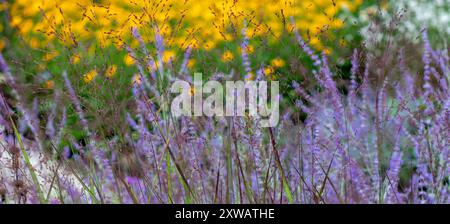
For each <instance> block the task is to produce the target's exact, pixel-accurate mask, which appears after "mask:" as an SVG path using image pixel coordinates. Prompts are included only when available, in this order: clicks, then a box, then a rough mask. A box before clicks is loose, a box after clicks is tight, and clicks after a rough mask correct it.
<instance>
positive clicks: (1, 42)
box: [0, 39, 5, 51]
mask: <svg viewBox="0 0 450 224" xmlns="http://www.w3.org/2000/svg"><path fill="white" fill-rule="evenodd" d="M3 48H5V40H3V39H0V51H1V50H3Z"/></svg>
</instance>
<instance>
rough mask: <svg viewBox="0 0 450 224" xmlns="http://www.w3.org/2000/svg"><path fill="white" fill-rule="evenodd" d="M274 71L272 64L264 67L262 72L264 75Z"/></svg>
mask: <svg viewBox="0 0 450 224" xmlns="http://www.w3.org/2000/svg"><path fill="white" fill-rule="evenodd" d="M274 71H275V69H274V68H273V67H272V66H267V67H266V68H264V74H265V75H266V76H269V75H271V74H272V73H273V72H274Z"/></svg>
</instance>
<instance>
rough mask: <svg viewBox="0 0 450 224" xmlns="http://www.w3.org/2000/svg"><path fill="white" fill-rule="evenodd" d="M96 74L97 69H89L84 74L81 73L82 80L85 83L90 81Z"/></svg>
mask: <svg viewBox="0 0 450 224" xmlns="http://www.w3.org/2000/svg"><path fill="white" fill-rule="evenodd" d="M96 76H97V71H96V70H95V69H93V70H91V71H89V72H88V73H86V74H85V75H83V81H84V82H85V83H90V82H92V80H94V78H95V77H96Z"/></svg>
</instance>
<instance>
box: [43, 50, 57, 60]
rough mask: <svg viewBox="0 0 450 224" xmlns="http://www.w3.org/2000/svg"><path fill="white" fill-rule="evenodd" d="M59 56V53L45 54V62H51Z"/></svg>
mask: <svg viewBox="0 0 450 224" xmlns="http://www.w3.org/2000/svg"><path fill="white" fill-rule="evenodd" d="M57 56H58V52H57V51H51V52H48V53H46V54H45V56H44V61H47V62H48V61H51V60H52V59H54V58H55V57H57Z"/></svg>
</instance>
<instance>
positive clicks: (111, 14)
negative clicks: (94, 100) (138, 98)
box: [6, 0, 362, 60]
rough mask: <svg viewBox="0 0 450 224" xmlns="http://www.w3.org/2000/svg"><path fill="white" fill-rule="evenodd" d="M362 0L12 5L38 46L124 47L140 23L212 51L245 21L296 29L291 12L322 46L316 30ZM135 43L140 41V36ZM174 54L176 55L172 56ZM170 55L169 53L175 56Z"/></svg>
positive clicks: (15, 21)
mask: <svg viewBox="0 0 450 224" xmlns="http://www.w3.org/2000/svg"><path fill="white" fill-rule="evenodd" d="M361 3H362V0H258V1H251V0H250V1H243V0H201V1H194V0H96V1H92V0H76V1H67V0H52V1H48V0H15V1H13V3H11V5H9V6H7V7H6V8H8V9H9V11H10V13H9V14H10V15H11V22H10V23H11V25H12V26H14V27H16V28H17V29H18V30H19V32H20V34H21V35H22V36H23V37H24V38H25V39H26V40H27V41H28V43H29V44H30V45H31V46H32V47H36V48H37V47H43V46H46V45H47V44H48V43H49V42H51V41H54V40H55V39H57V40H59V41H61V42H62V43H64V44H67V45H76V44H77V43H78V42H79V41H84V40H95V43H98V44H99V45H100V46H108V45H111V44H114V45H116V46H121V44H122V43H123V42H124V41H127V40H128V41H130V40H131V35H130V33H131V32H130V30H131V28H132V27H138V29H139V31H140V32H141V34H142V36H143V38H144V41H151V40H152V39H153V37H154V30H155V26H156V27H158V29H159V31H160V33H161V35H162V36H163V37H164V39H165V42H166V44H167V45H168V46H169V47H173V48H175V49H182V48H185V47H187V46H189V45H190V46H191V47H193V48H201V49H205V50H209V49H212V48H214V47H215V46H216V45H217V43H219V42H221V41H230V40H233V39H235V38H237V37H238V36H239V35H240V28H242V27H243V24H244V20H245V21H246V23H247V25H248V32H247V35H248V36H249V37H250V38H251V37H255V36H264V37H266V38H268V39H269V40H273V39H276V37H277V36H279V35H280V34H281V33H282V32H283V30H288V31H289V30H290V28H291V25H290V17H291V16H292V17H294V19H295V21H296V25H297V27H298V28H299V29H300V30H302V31H305V30H309V33H310V36H311V37H312V38H313V39H312V40H311V43H312V45H313V46H314V47H318V48H320V47H321V44H320V41H319V40H316V39H314V34H317V33H319V32H324V30H326V29H337V28H339V27H341V26H342V21H341V20H340V19H338V18H336V17H335V15H336V14H337V13H338V12H339V11H341V10H350V11H353V10H356V9H357V7H358V6H359V5H360V4H361ZM133 44H136V45H137V44H138V43H137V41H134V43H133ZM169 58H170V56H169ZM169 58H166V59H167V60H169Z"/></svg>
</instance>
